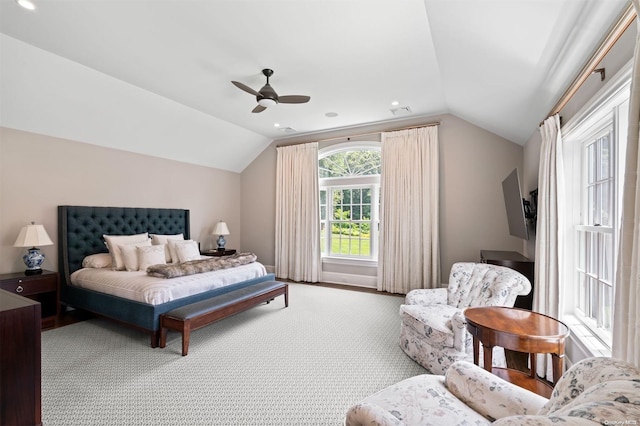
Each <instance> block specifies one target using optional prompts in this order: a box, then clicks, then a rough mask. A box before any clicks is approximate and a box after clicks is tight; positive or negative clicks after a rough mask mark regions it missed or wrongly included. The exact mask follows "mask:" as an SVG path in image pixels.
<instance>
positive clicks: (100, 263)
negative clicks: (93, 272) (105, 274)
mask: <svg viewBox="0 0 640 426" xmlns="http://www.w3.org/2000/svg"><path fill="white" fill-rule="evenodd" d="M110 266H111V255H110V254H109V253H96V254H90V255H89V256H87V257H85V258H84V259H82V267H83V268H97V269H100V268H108V267H110Z"/></svg>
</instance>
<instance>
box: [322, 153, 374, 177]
mask: <svg viewBox="0 0 640 426" xmlns="http://www.w3.org/2000/svg"><path fill="white" fill-rule="evenodd" d="M379 174H380V151H378V150H372V149H366V150H362V149H361V150H353V151H342V152H336V153H334V154H331V155H327V156H325V157H322V158H320V159H319V160H318V175H319V177H320V178H327V177H348V176H363V175H379Z"/></svg>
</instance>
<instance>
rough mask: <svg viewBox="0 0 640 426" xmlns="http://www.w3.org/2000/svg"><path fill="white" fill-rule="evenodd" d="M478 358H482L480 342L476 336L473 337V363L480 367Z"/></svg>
mask: <svg viewBox="0 0 640 426" xmlns="http://www.w3.org/2000/svg"><path fill="white" fill-rule="evenodd" d="M478 358H480V341H478V338H477V337H476V336H473V363H474V364H475V365H480V364H479V363H478V362H479V361H478Z"/></svg>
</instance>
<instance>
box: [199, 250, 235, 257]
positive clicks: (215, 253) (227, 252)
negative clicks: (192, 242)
mask: <svg viewBox="0 0 640 426" xmlns="http://www.w3.org/2000/svg"><path fill="white" fill-rule="evenodd" d="M200 254H201V255H203V256H214V257H222V256H231V255H232V254H236V251H235V250H225V251H218V250H204V251H201V252H200Z"/></svg>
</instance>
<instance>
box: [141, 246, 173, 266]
mask: <svg viewBox="0 0 640 426" xmlns="http://www.w3.org/2000/svg"><path fill="white" fill-rule="evenodd" d="M137 251H138V267H139V269H140V270H141V271H146V270H147V268H148V267H149V266H151V265H164V264H165V263H167V262H166V261H165V260H164V246H145V247H138V248H137Z"/></svg>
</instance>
